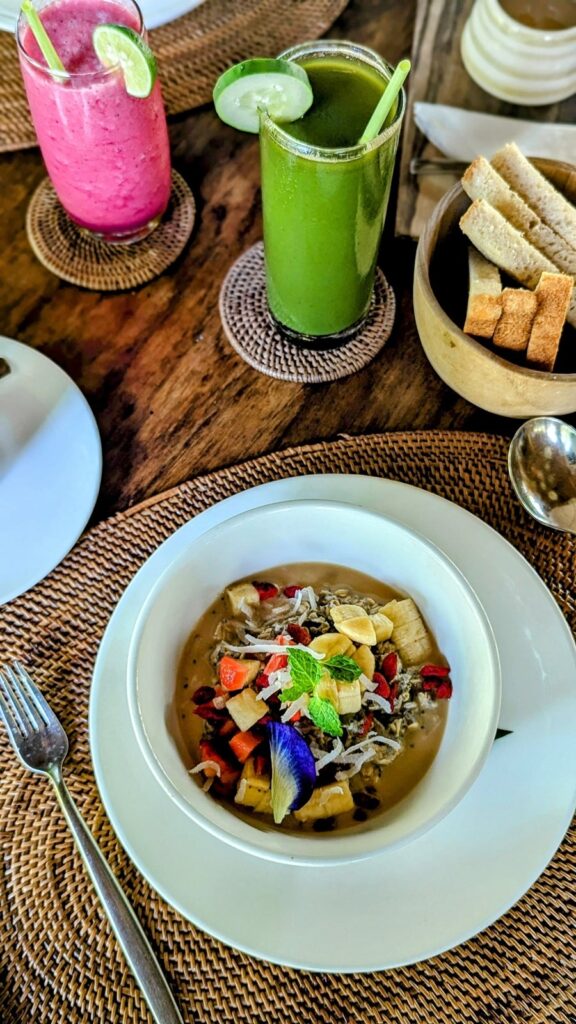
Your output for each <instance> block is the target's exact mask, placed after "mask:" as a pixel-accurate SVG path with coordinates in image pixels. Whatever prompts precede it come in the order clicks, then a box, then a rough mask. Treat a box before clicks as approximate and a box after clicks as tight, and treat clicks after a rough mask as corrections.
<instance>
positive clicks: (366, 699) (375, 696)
mask: <svg viewBox="0 0 576 1024" xmlns="http://www.w3.org/2000/svg"><path fill="white" fill-rule="evenodd" d="M370 702H371V703H372V704H377V705H378V707H380V708H383V710H384V711H385V712H386V714H387V715H391V714H392V708H391V706H390V702H389V701H387V700H386V698H385V697H381V696H380V694H379V693H370V691H369V690H366V693H365V694H364V696H363V697H362V703H363V704H369V703H370Z"/></svg>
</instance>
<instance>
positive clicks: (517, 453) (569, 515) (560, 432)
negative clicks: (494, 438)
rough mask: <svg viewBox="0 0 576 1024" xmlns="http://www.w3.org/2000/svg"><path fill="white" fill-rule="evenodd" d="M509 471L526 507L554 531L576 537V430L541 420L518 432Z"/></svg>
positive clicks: (548, 418)
mask: <svg viewBox="0 0 576 1024" xmlns="http://www.w3.org/2000/svg"><path fill="white" fill-rule="evenodd" d="M508 471H509V473H510V479H511V481H512V486H513V487H514V490H515V491H516V494H517V495H518V498H519V499H520V501H521V503H522V505H523V506H524V508H525V509H526V511H527V512H529V513H530V515H531V516H533V517H534V519H536V520H538V522H539V523H543V524H544V525H545V526H549V527H551V528H552V529H553V530H562V531H565V532H567V533H573V534H576V429H575V428H574V427H571V426H570V424H568V423H564V422H563V420H559V419H556V418H555V417H553V416H537V417H536V418H535V419H531V420H528V421H527V422H526V423H523V424H522V426H521V427H520V429H519V430H517V431H516V433H515V435H514V437H513V438H512V442H511V444H510V449H509V452H508Z"/></svg>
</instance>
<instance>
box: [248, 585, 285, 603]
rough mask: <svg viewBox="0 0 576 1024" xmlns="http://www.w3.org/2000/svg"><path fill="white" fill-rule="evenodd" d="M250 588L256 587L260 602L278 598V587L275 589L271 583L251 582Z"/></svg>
mask: <svg viewBox="0 0 576 1024" xmlns="http://www.w3.org/2000/svg"><path fill="white" fill-rule="evenodd" d="M252 586H253V587H256V590H257V591H258V597H259V598H260V600H261V601H270V600H271V599H272V598H273V597H278V594H279V590H278V587H275V586H274V584H273V583H259V582H258V580H252Z"/></svg>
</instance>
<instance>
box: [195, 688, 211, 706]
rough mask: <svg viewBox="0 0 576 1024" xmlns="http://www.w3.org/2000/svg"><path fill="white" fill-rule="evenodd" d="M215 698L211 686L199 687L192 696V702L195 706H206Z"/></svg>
mask: <svg viewBox="0 0 576 1024" xmlns="http://www.w3.org/2000/svg"><path fill="white" fill-rule="evenodd" d="M215 696H216V693H215V690H214V687H213V686H199V687H198V689H197V690H196V693H193V694H192V700H193V701H194V703H195V704H207V703H208V701H209V700H212V699H213V698H214V697H215Z"/></svg>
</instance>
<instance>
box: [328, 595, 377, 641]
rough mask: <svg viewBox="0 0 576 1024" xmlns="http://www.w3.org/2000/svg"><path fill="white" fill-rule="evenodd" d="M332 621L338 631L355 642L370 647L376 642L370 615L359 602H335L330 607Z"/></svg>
mask: <svg viewBox="0 0 576 1024" xmlns="http://www.w3.org/2000/svg"><path fill="white" fill-rule="evenodd" d="M330 615H331V616H332V621H333V622H334V625H335V626H336V629H337V630H338V632H339V633H343V634H344V636H347V637H349V638H350V640H354V641H355V643H357V644H367V645H368V647H372V646H373V645H374V644H375V643H376V631H375V629H374V626H373V625H372V622H371V621H370V616H369V615H368V613H367V612H365V611H364V609H363V608H361V607H360V605H359V604H337V605H334V607H333V608H331V609H330Z"/></svg>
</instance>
